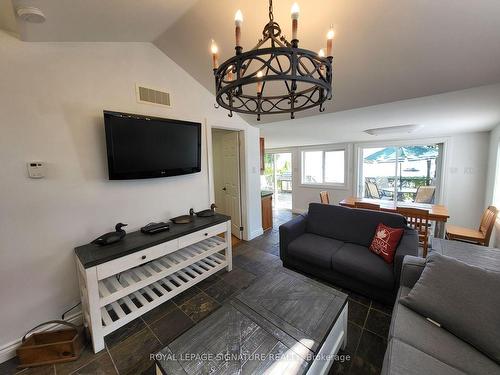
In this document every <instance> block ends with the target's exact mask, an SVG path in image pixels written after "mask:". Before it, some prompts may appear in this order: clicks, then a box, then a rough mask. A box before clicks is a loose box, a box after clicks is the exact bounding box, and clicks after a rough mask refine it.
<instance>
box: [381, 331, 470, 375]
mask: <svg viewBox="0 0 500 375" xmlns="http://www.w3.org/2000/svg"><path fill="white" fill-rule="evenodd" d="M381 374H382V375H389V374H390V375H421V374H425V375H457V374H460V375H461V374H465V373H464V372H462V371H460V370H458V369H456V368H454V367H452V366H450V365H448V364H446V363H443V362H441V361H439V360H438V359H436V358H434V357H432V356H430V355H428V354H427V353H424V352H422V351H420V350H418V349H416V348H414V347H413V346H411V345H408V344H406V343H404V342H402V341H400V340H398V339H392V340H391V341H389V344H388V345H387V350H386V352H385V357H384V365H383V367H382V373H381Z"/></svg>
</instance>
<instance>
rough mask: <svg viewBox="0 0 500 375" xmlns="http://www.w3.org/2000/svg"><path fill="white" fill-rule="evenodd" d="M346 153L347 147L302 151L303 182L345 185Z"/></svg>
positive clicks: (306, 183)
mask: <svg viewBox="0 0 500 375" xmlns="http://www.w3.org/2000/svg"><path fill="white" fill-rule="evenodd" d="M345 154H346V151H345V149H340V150H339V149H337V150H310V151H309V150H307V151H302V184H304V185H333V186H335V185H338V186H345V184H346V168H345V163H346V156H345Z"/></svg>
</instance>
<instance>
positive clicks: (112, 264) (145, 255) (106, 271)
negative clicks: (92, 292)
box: [97, 240, 178, 280]
mask: <svg viewBox="0 0 500 375" xmlns="http://www.w3.org/2000/svg"><path fill="white" fill-rule="evenodd" d="M177 244H178V241H177V240H172V241H169V242H164V243H161V244H159V245H156V246H153V247H149V248H147V249H144V250H141V251H138V252H136V253H133V254H130V255H126V256H124V257H121V258H118V259H115V260H112V261H109V262H107V263H103V264H100V265H98V266H97V279H98V280H102V279H105V278H107V277H109V276H112V275H115V274H117V273H120V272H123V271H125V270H128V269H130V268H133V267H137V266H139V265H141V264H143V263H146V262H149V261H151V260H153V259H156V258H159V257H162V256H164V255H166V254H168V253H171V252H173V251H176V250H177V249H178V246H177Z"/></svg>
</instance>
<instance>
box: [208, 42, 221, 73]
mask: <svg viewBox="0 0 500 375" xmlns="http://www.w3.org/2000/svg"><path fill="white" fill-rule="evenodd" d="M210 51H211V52H212V67H213V68H214V69H217V68H218V67H219V61H218V60H219V48H218V47H217V44H215V42H214V40H213V39H212V45H211V46H210Z"/></svg>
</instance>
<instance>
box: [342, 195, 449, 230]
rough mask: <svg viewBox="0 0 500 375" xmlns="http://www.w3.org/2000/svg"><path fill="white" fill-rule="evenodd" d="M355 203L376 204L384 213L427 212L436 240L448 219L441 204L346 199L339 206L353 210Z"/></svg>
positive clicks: (446, 212)
mask: <svg viewBox="0 0 500 375" xmlns="http://www.w3.org/2000/svg"><path fill="white" fill-rule="evenodd" d="M356 202H364V203H372V204H377V205H379V206H380V211H385V212H397V209H398V207H410V208H419V209H422V210H427V211H429V220H431V221H434V222H435V223H436V226H435V229H434V237H436V238H444V235H445V225H446V222H447V221H448V219H449V218H450V214H449V212H448V208H447V207H446V206H444V205H442V204H431V203H415V202H395V201H394V200H388V199H371V198H358V197H347V198H345V199H342V200H341V201H340V203H339V204H340V205H341V206H344V207H351V208H354V206H355V203H356Z"/></svg>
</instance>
